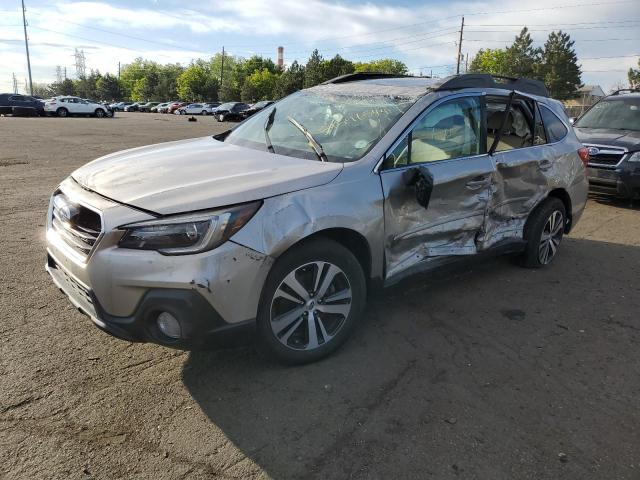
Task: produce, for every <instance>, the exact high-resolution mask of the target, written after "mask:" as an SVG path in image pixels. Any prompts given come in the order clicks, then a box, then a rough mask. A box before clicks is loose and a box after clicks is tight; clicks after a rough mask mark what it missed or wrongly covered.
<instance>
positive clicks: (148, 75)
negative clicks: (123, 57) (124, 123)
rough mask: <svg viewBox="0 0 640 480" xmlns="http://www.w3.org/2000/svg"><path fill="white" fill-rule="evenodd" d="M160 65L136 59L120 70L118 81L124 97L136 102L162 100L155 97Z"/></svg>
mask: <svg viewBox="0 0 640 480" xmlns="http://www.w3.org/2000/svg"><path fill="white" fill-rule="evenodd" d="M159 70H160V65H158V64H157V63H156V62H152V61H151V60H144V59H143V58H136V59H135V60H134V61H133V62H132V63H130V64H128V65H125V66H124V67H122V69H121V70H120V81H121V86H122V89H123V91H124V92H123V93H124V96H125V97H129V98H131V100H134V101H136V102H140V101H142V100H147V101H149V100H163V98H156V97H157V86H158V82H159V79H160V74H159Z"/></svg>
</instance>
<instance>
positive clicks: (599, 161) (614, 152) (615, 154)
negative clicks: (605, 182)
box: [587, 145, 625, 168]
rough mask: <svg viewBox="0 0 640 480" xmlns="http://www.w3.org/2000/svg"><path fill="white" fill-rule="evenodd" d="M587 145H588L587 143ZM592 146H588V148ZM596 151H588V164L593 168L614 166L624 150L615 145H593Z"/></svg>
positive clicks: (620, 158)
mask: <svg viewBox="0 0 640 480" xmlns="http://www.w3.org/2000/svg"><path fill="white" fill-rule="evenodd" d="M587 146H588V145H587ZM591 148H593V147H590V150H591ZM595 148H596V149H597V150H598V153H595V154H594V153H592V152H589V166H590V167H594V168H615V167H616V165H618V163H620V160H622V157H623V156H624V154H625V151H624V150H622V149H618V148H616V147H595Z"/></svg>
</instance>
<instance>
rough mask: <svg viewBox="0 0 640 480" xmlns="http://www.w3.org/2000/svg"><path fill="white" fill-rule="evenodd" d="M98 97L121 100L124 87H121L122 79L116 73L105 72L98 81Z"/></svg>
mask: <svg viewBox="0 0 640 480" xmlns="http://www.w3.org/2000/svg"><path fill="white" fill-rule="evenodd" d="M96 91H97V95H96V96H97V97H98V98H99V99H100V100H113V101H115V100H121V99H122V89H121V88H120V81H119V80H118V77H116V76H115V75H111V74H110V73H105V74H104V76H102V77H100V78H99V79H98V80H97V81H96Z"/></svg>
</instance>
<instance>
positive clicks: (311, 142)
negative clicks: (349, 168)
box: [287, 117, 329, 162]
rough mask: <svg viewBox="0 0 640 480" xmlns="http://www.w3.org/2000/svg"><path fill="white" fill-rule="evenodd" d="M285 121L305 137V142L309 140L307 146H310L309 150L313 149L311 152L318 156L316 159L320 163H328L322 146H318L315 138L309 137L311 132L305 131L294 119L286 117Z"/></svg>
mask: <svg viewBox="0 0 640 480" xmlns="http://www.w3.org/2000/svg"><path fill="white" fill-rule="evenodd" d="M287 120H289V121H290V122H291V124H292V125H293V126H294V127H296V128H297V129H298V130H300V131H301V132H302V134H303V135H304V136H305V137H307V140H309V145H311V148H313V151H314V152H316V155H317V156H318V159H319V160H320V161H321V162H328V161H329V159H328V158H327V156H326V155H325V153H324V150H323V149H322V145H320V144H319V143H318V141H317V140H316V139H315V138H313V135H311V132H310V131H309V130H307V129H306V128H305V127H304V125H302V124H301V123H300V122H298V121H297V120H296V119H295V118H293V117H287Z"/></svg>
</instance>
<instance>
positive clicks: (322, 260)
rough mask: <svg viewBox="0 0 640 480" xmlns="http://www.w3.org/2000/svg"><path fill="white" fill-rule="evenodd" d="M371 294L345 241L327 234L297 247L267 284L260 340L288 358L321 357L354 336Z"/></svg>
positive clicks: (299, 360) (281, 357)
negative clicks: (342, 241)
mask: <svg viewBox="0 0 640 480" xmlns="http://www.w3.org/2000/svg"><path fill="white" fill-rule="evenodd" d="M366 295H367V286H366V281H365V277H364V273H363V270H362V266H361V265H360V263H359V261H358V260H357V258H356V257H355V256H354V254H353V253H352V252H351V251H350V250H349V249H347V248H346V247H344V246H343V245H342V244H340V243H338V242H336V241H334V240H331V239H329V238H324V237H323V238H316V239H313V240H309V241H306V242H304V243H303V244H301V245H298V246H296V247H293V248H292V249H290V250H289V251H287V252H286V253H284V254H283V255H282V256H281V257H280V258H278V260H277V261H276V263H275V264H274V266H273V267H272V269H271V272H270V273H269V276H268V277H267V281H266V283H265V286H264V288H263V291H262V297H261V302H260V306H259V308H258V318H257V327H258V333H259V340H260V345H261V346H262V347H264V349H265V350H266V351H267V353H269V354H270V355H271V356H273V357H275V358H277V359H278V360H280V361H283V362H285V363H290V364H301V363H308V362H313V361H315V360H319V359H321V358H323V357H325V356H327V355H329V354H330V353H331V352H333V351H334V350H335V349H336V348H338V347H339V346H340V345H341V344H342V343H344V341H345V340H346V339H347V338H348V337H349V334H350V333H351V331H352V329H353V327H354V326H355V324H356V322H357V320H358V317H359V316H360V313H361V312H362V309H363V308H364V305H365V299H366Z"/></svg>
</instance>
